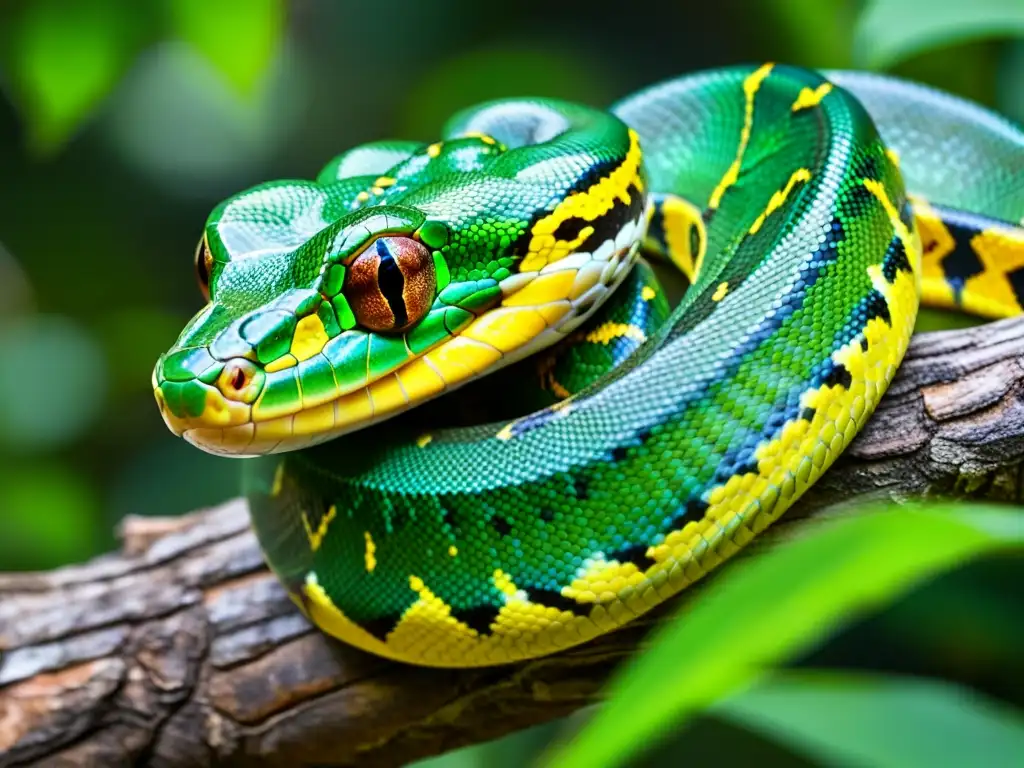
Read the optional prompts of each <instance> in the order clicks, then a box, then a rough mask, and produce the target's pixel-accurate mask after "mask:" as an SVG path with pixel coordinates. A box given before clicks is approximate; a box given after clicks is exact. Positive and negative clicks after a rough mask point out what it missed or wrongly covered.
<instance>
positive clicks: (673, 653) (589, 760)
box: [552, 506, 1024, 768]
mask: <svg viewBox="0 0 1024 768" xmlns="http://www.w3.org/2000/svg"><path fill="white" fill-rule="evenodd" d="M1021 546H1024V513H1022V512H1021V511H1019V510H1015V509H1012V508H1005V509H1004V508H997V507H977V506H975V507H970V508H968V507H941V508H929V509H915V508H904V509H895V510H892V511H888V512H871V513H862V514H860V515H858V516H857V517H851V518H847V519H844V520H838V521H835V522H834V523H833V524H830V525H822V526H821V527H820V528H818V529H816V530H815V531H814V532H813V533H811V534H810V535H806V536H804V537H801V538H800V539H798V540H796V541H793V542H790V543H788V544H786V545H785V546H780V547H778V548H776V549H773V550H770V551H768V552H766V553H765V554H763V555H761V556H760V557H757V558H753V559H751V560H748V561H746V562H743V563H737V564H735V565H734V566H733V567H732V568H730V569H728V570H726V571H725V572H723V573H722V574H720V579H718V580H717V583H715V584H714V585H712V586H711V587H709V588H708V590H707V592H705V594H704V595H702V596H701V599H700V600H697V601H694V602H693V603H691V604H689V605H687V606H686V607H685V609H684V610H683V612H682V613H681V614H680V615H678V616H677V617H676V618H675V619H673V620H672V621H670V622H669V623H667V624H666V625H665V626H664V627H663V628H662V629H661V630H660V631H659V632H658V633H657V634H656V636H655V638H654V642H653V645H652V647H651V648H650V649H649V650H648V651H646V652H645V653H644V654H643V655H640V656H637V657H635V658H634V660H633V662H632V663H631V664H629V665H627V666H625V667H624V668H623V669H622V670H621V671H620V673H619V674H618V675H617V677H616V678H615V679H614V680H613V681H612V683H611V685H610V686H609V689H608V694H609V698H610V701H609V702H608V703H607V704H606V705H605V706H604V707H603V708H602V709H601V710H600V711H599V712H598V714H597V715H596V716H595V717H594V719H593V720H592V721H591V722H590V724H589V725H588V726H587V727H586V728H585V729H584V730H583V731H582V732H581V733H580V734H579V735H578V736H577V737H576V739H575V740H574V742H573V743H571V744H569V745H568V747H567V748H565V749H564V750H563V751H561V752H560V753H556V754H555V755H554V759H553V760H552V764H553V765H557V766H559V768H562V767H564V766H567V767H574V766H581V767H583V766H586V768H596V767H598V766H613V765H621V764H622V763H624V762H625V761H626V760H627V759H628V758H631V757H633V756H635V755H636V754H637V753H639V752H640V751H642V750H643V749H644V748H646V747H647V746H649V745H650V744H651V742H652V741H653V740H654V739H656V738H657V737H658V736H659V735H661V734H663V733H665V731H666V730H667V729H669V728H671V727H675V726H678V725H679V724H680V723H682V722H684V721H685V720H686V719H687V718H688V717H691V716H693V715H694V714H696V713H697V712H699V711H700V710H702V709H704V708H705V707H707V706H709V705H710V704H712V703H713V702H714V701H716V700H718V699H719V698H721V697H722V696H724V695H727V694H730V693H733V692H734V691H736V690H738V689H740V688H741V687H743V686H745V685H748V684H750V682H751V681H753V680H755V679H756V678H758V677H759V676H760V675H761V674H762V673H763V672H764V671H765V670H767V669H770V668H771V667H772V666H773V665H775V664H777V663H778V662H780V661H782V660H783V659H786V658H788V657H791V656H793V655H795V654H797V653H799V652H800V651H802V650H804V649H806V648H808V647H810V646H811V645H813V644H814V643H816V642H818V641H820V640H821V639H823V638H824V637H825V636H827V635H828V634H829V633H831V632H832V631H834V630H835V629H836V628H837V627H838V626H840V625H841V623H843V622H845V621H849V620H850V619H851V618H853V617H855V616H856V615H858V614H861V613H863V612H864V611H866V610H868V609H871V608H874V607H878V606H881V605H884V604H886V603H888V602H891V601H892V600H894V599H896V598H897V597H899V596H900V595H901V594H903V593H905V592H906V591H907V590H909V589H910V588H911V587H912V586H914V585H915V584H917V583H919V582H921V581H923V580H925V579H928V578H930V577H932V576H934V575H935V574H937V573H939V572H941V571H943V570H946V569H949V568H951V567H953V566H955V565H958V564H960V563H963V562H964V561H966V560H968V559H970V558H973V557H976V556H978V555H980V554H983V553H986V552H990V551H995V550H999V549H1005V548H1009V547H1021ZM727 568H728V566H727Z"/></svg>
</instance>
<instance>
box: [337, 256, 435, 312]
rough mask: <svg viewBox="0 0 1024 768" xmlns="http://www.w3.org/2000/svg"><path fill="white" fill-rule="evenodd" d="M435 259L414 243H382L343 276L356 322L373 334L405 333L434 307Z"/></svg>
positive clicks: (349, 268)
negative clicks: (378, 332) (381, 332)
mask: <svg viewBox="0 0 1024 768" xmlns="http://www.w3.org/2000/svg"><path fill="white" fill-rule="evenodd" d="M436 288H437V283H436V280H435V277H434V259H433V257H432V256H431V255H430V251H429V250H428V249H427V247H426V246H425V245H423V243H421V242H419V241H418V240H413V239H412V238H411V237H398V236H391V237H380V238H378V239H377V240H374V241H373V242H372V243H370V245H369V246H368V247H367V248H366V250H364V251H363V252H362V253H361V254H359V255H358V256H357V257H356V258H355V260H354V261H353V262H352V263H351V264H350V265H349V267H348V270H347V272H346V274H345V284H344V288H343V290H344V293H345V298H347V299H348V303H349V306H350V307H352V312H353V314H354V315H355V316H356V320H357V321H358V322H359V324H360V325H362V326H363V327H364V328H368V329H369V330H371V331H404V330H405V329H406V328H408V327H410V326H412V325H415V324H416V323H418V322H419V321H420V320H422V319H423V318H424V317H425V316H426V314H427V312H428V311H430V305H431V303H433V301H434V291H435V290H436Z"/></svg>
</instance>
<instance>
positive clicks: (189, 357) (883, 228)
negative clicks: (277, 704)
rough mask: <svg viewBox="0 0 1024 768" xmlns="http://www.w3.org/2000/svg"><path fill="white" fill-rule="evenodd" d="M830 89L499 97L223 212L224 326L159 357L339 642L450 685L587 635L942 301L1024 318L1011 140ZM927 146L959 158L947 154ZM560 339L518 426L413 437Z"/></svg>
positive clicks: (508, 393)
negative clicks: (430, 132)
mask: <svg viewBox="0 0 1024 768" xmlns="http://www.w3.org/2000/svg"><path fill="white" fill-rule="evenodd" d="M830 77H831V79H830V80H826V79H825V78H824V77H823V76H822V75H820V74H818V73H814V72H810V71H806V70H801V69H796V68H792V67H786V66H779V65H776V66H773V65H765V66H762V67H736V68H729V69H723V70H716V71H712V72H706V73H700V74H696V75H692V76H688V77H683V78H680V79H677V80H674V81H670V82H667V83H663V84H661V85H657V86H654V87H652V88H650V89H648V90H646V91H643V92H641V93H639V94H637V95H635V96H633V97H630V98H629V99H627V100H625V101H624V102H622V103H620V104H618V105H617V106H615V107H614V108H613V109H612V110H611V111H610V112H602V111H598V110H592V109H588V108H585V107H581V106H578V105H573V104H568V103H564V102H554V101H542V100H523V101H505V102H493V103H490V104H485V105H481V106H480V107H477V108H474V109H472V110H468V111H467V112H465V113H462V114H460V115H458V116H456V118H455V119H454V120H453V121H452V122H451V123H450V124H449V126H448V127H447V129H446V133H445V139H444V140H443V141H442V142H438V143H437V144H432V145H420V144H414V143H408V142H387V143H376V144H372V145H365V146H363V147H359V148H356V149H355V150H352V151H351V152H349V153H346V154H345V155H342V156H340V157H339V158H337V159H335V160H334V161H332V162H331V163H330V164H329V165H328V166H327V168H326V169H325V170H324V171H323V173H322V174H321V175H320V177H319V179H318V180H317V182H315V183H314V182H273V183H270V184H266V185H263V186H261V187H258V188H256V189H254V190H249V191H246V192H243V193H241V194H240V195H238V196H236V197H234V198H231V199H230V200H228V201H226V202H225V203H224V204H222V205H221V206H220V207H218V208H217V209H216V210H215V211H214V213H213V214H212V215H211V217H210V220H209V222H208V224H207V228H206V233H205V237H204V241H203V243H202V244H201V246H200V251H199V254H198V259H199V266H200V277H201V281H202V282H204V283H207V284H209V291H210V294H211V298H212V301H211V303H210V304H209V305H208V307H207V308H206V309H204V310H203V312H201V313H200V314H199V315H198V316H197V318H196V319H195V320H193V322H192V323H191V324H190V325H189V326H188V327H187V328H186V329H185V331H184V332H183V333H182V335H181V337H180V338H179V340H178V342H177V344H176V345H175V347H174V348H173V349H172V350H171V351H170V352H168V354H167V355H165V356H163V357H162V358H161V360H160V362H159V363H158V364H157V368H156V371H155V373H154V385H155V388H156V394H157V400H158V402H159V404H160V407H161V411H162V412H163V414H164V417H165V419H166V421H167V423H168V425H169V426H170V428H171V429H172V430H174V431H175V432H176V433H178V434H183V435H184V436H185V437H186V439H189V440H190V441H192V442H193V443H195V444H197V445H199V446H200V447H202V448H204V449H206V450H209V451H212V452H217V453H225V454H229V455H259V456H260V458H256V459H253V460H251V461H247V462H246V464H245V469H246V472H245V488H246V492H247V495H248V497H249V500H250V504H251V508H252V514H253V523H254V526H255V529H256V532H257V535H258V537H259V539H260V542H261V544H262V546H263V548H264V551H265V553H266V555H267V559H268V561H269V563H270V565H271V566H272V567H273V568H274V570H275V571H276V572H277V574H278V575H279V576H280V578H281V579H282V581H283V582H284V584H285V585H286V586H287V587H288V589H289V591H290V592H291V594H292V595H293V596H294V597H295V599H296V602H297V603H298V604H299V605H300V607H301V608H302V610H303V611H304V612H305V613H306V614H307V615H308V616H309V617H310V618H311V619H312V620H313V621H314V622H316V623H317V624H318V625H319V626H320V627H321V628H322V629H324V630H325V631H327V632H329V633H330V634H332V635H335V636H336V637H339V638H341V639H343V640H346V641H348V642H350V643H353V644H355V645H357V646H360V647H362V648H364V649H366V650H369V651H372V652H374V653H378V654H381V655H383V656H388V657H391V658H396V659H401V660H404V661H408V662H412V663H417V664H426V665H436V666H479V665H487V664H496V663H502V662H508V661H514V660H517V659H523V658H529V657H534V656H539V655H543V654H546V653H551V652H553V651H556V650H559V649H562V648H566V647H569V646H571V645H575V644H577V643H580V642H584V641H586V640H588V639H590V638H592V637H594V636H596V635H598V634H600V633H602V632H606V631H608V630H610V629H612V628H614V627H616V626H619V625H621V624H623V623H625V622H627V621H629V620H630V619H632V618H634V617H635V616H637V615H639V614H640V613H643V612H644V611H646V610H648V609H650V608H651V607H653V606H654V605H656V604H658V603H659V602H661V601H663V600H665V599H667V598H669V597H670V596H671V595H672V594H674V593H676V592H677V591H678V590H680V589H682V588H683V587H685V586H686V585H688V584H690V583H692V582H693V581H695V580H697V579H699V578H700V577H701V576H702V575H704V574H705V573H706V572H708V571H709V570H710V569H712V568H713V567H715V566H716V565H718V564H719V563H721V562H722V561H723V560H725V559H726V558H728V557H729V556H730V555H732V554H733V553H734V552H736V551H737V550H738V549H739V548H740V547H742V546H743V545H745V544H746V543H747V542H748V541H749V540H750V539H751V538H753V537H754V536H755V535H756V534H757V533H758V532H760V531H761V530H763V529H764V528H765V527H766V526H768V525H769V524H770V523H771V522H772V521H774V520H775V519H777V518H778V517H779V515H781V514H782V513H783V512H784V511H785V509H786V508H788V507H789V506H790V505H791V504H792V503H793V501H795V500H796V499H797V498H799V496H800V494H801V493H803V492H804V491H805V490H806V489H807V488H808V487H809V486H810V485H811V484H812V483H813V482H814V481H815V480H816V479H817V478H818V477H819V476H820V475H821V474H822V473H823V472H824V471H825V470H826V469H827V468H828V466H829V465H830V464H831V463H832V461H834V460H835V458H836V457H837V456H838V455H839V454H840V452H841V451H842V450H843V449H844V448H845V446H846V445H847V444H848V443H849V442H850V440H852V438H853V437H854V435H855V434H856V433H857V431H858V429H859V428H860V427H861V425H863V423H864V422H865V421H866V420H867V418H868V417H869V416H870V414H871V411H872V410H873V408H874V407H875V405H876V404H877V403H878V401H879V399H880V398H881V396H882V394H883V393H884V391H885V388H886V386H887V385H888V383H889V381H890V380H891V379H892V376H893V374H894V373H895V371H896V368H897V366H898V365H899V363H900V361H901V359H902V357H903V354H904V352H905V351H906V348H907V344H908V342H909V339H910V335H911V332H912V329H913V325H914V320H915V317H916V313H917V307H918V301H919V296H920V295H921V292H922V287H923V291H924V295H925V297H926V298H927V299H929V300H930V301H933V302H935V303H940V304H945V305H947V306H959V307H963V308H966V309H968V310H971V311H975V312H979V313H982V314H985V315H989V316H1001V315H1006V314H1013V313H1016V312H1018V311H1020V302H1021V299H1020V296H1021V294H1022V293H1024V271H1022V272H1021V273H1020V275H1019V276H1018V274H1017V272H1016V270H1017V269H1018V268H1019V267H1024V236H1022V232H1021V230H1020V228H1019V227H1017V226H1016V225H1015V223H1016V222H1018V221H1019V220H1020V217H1021V215H1024V185H1022V183H1021V181H1020V180H1021V179H1022V178H1024V136H1022V134H1021V132H1020V130H1019V129H1018V128H1017V127H1015V126H1013V125H1011V124H1009V123H1007V122H1005V121H1003V120H1001V118H998V117H997V116H994V115H992V114H991V113H988V112H985V111H983V110H981V109H979V108H976V107H974V106H972V105H969V104H966V103H964V102H961V101H959V100H955V99H951V98H950V97H947V96H945V95H942V94H938V93H936V92H933V91H930V90H927V89H923V88H921V87H919V86H914V85H911V84H907V83H902V82H899V81H895V80H891V79H887V78H878V77H872V76H865V75H859V74H855V73H831V74H830ZM842 86H845V87H842ZM865 105H866V106H867V109H865ZM869 113H870V114H869ZM872 116H873V117H874V118H875V119H874V120H873V119H872ZM915 120H916V121H917V123H914V121H915ZM911 123H914V124H911ZM876 124H877V126H878V127H877V128H876ZM879 130H881V133H882V136H883V137H884V138H885V139H886V142H887V144H888V146H886V145H885V144H883V142H882V140H881V139H880V138H879V132H878V131H879ZM929 131H935V133H934V134H929ZM928 136H932V139H931V140H935V141H939V140H941V141H944V142H945V143H944V144H943V146H945V147H947V149H948V147H950V146H953V147H954V149H953V150H952V151H951V152H950V151H946V152H944V153H942V154H940V153H939V152H937V151H936V149H935V148H934V147H933V148H932V149H930V150H924V151H922V149H921V146H920V145H921V144H922V143H927V142H928V141H929V140H930V139H929V138H928ZM936 137H937V138H936ZM950 142H952V144H951V143H950ZM944 163H945V164H946V167H947V170H942V167H943V164H944ZM949 167H953V168H954V169H955V168H959V169H960V170H959V172H957V171H955V170H953V171H951V170H948V168H949ZM1007 169H1009V170H1007ZM950 175H952V176H955V177H957V178H962V179H963V180H964V183H963V184H960V185H956V184H950V183H949V181H948V178H949V177H950ZM904 179H906V180H907V181H908V182H909V187H910V191H911V192H912V193H913V194H914V195H916V197H912V198H908V195H907V191H906V187H905V184H904ZM911 200H912V201H913V204H912V202H911ZM641 244H642V246H643V249H644V250H645V251H646V252H648V253H650V254H651V255H661V256H663V257H667V259H668V260H669V261H671V262H672V263H674V264H675V265H676V266H677V267H678V268H679V269H680V270H681V271H682V272H683V273H684V275H685V276H686V277H687V279H688V280H689V281H690V282H691V283H692V284H691V285H690V288H689V289H688V291H687V292H686V294H685V296H684V297H683V299H682V300H681V302H680V303H679V304H678V306H676V307H675V308H674V309H673V310H672V311H671V312H669V308H668V305H667V303H666V300H665V297H664V295H663V294H662V292H661V289H660V287H659V286H658V284H657V282H656V280H655V279H654V277H653V274H652V273H651V272H650V270H649V269H648V268H647V267H646V265H644V264H643V263H641V264H640V265H638V266H637V268H636V269H635V270H634V271H633V272H632V273H630V268H631V266H632V264H633V262H634V260H635V255H636V253H637V250H638V247H639V246H640V245H641ZM399 273H400V274H399ZM922 276H923V278H924V279H923V281H922ZM627 277H628V279H627ZM619 285H621V289H619V290H618V291H617V292H615V293H614V294H613V291H615V289H616V288H617V287H618V286H619ZM378 289H379V290H378ZM609 296H611V298H610V300H607V301H606V299H608V297H609ZM595 312H596V314H595ZM559 341H561V343H560V344H558V345H557V346H555V347H553V348H552V349H550V350H548V351H547V352H546V353H544V354H542V355H540V356H539V358H538V360H539V362H538V364H537V367H536V372H535V373H534V374H526V375H525V376H526V377H525V378H524V373H523V368H522V366H519V367H517V368H513V369H508V370H506V371H505V372H504V373H501V374H498V375H496V376H491V377H488V378H487V379H486V380H485V382H486V383H484V382H481V383H480V384H479V385H476V393H475V395H479V393H480V392H481V391H483V392H485V393H486V394H489V395H490V396H491V398H492V399H493V400H494V401H496V402H497V403H499V407H498V409H497V410H496V411H495V412H496V413H504V412H506V411H507V412H510V413H513V414H515V415H517V416H518V418H511V417H510V418H508V419H504V420H500V421H497V422H489V423H485V424H482V425H478V426H470V427H459V428H452V427H446V428H431V429H425V428H424V427H423V424H424V423H430V422H431V418H430V417H437V418H434V421H435V422H436V421H437V420H438V419H440V420H441V421H443V420H444V417H443V414H446V413H451V412H452V411H451V408H452V407H453V405H452V404H453V403H455V404H459V403H460V402H463V403H464V402H465V401H466V398H465V397H463V398H462V400H461V401H460V395H464V394H465V393H466V390H460V391H459V392H456V393H454V394H452V395H449V396H448V397H445V398H444V399H443V400H440V401H437V402H436V403H434V404H431V405H427V406H426V407H425V408H424V409H417V410H416V411H414V412H413V413H409V414H406V413H405V411H407V410H408V408H409V406H411V405H418V404H419V403H421V402H424V401H426V400H429V399H432V398H434V397H436V396H438V395H441V394H444V393H446V392H450V391H452V390H454V389H456V388H457V387H459V386H460V385H462V384H464V383H466V382H468V381H470V380H472V379H475V378H478V377H479V376H481V375H483V374H485V373H491V372H493V371H494V370H496V369H498V368H501V367H503V366H505V365H507V364H508V363H511V362H514V361H516V360H518V359H520V358H523V357H525V356H526V355H528V354H531V353H533V352H537V351H539V350H540V349H542V348H545V347H550V346H551V345H552V344H555V343H556V342H559ZM532 377H535V380H536V381H537V382H538V383H539V387H537V388H534V389H532V390H531V389H530V388H529V387H528V386H527V384H526V383H524V382H528V381H529V380H530V379H531V378H532ZM541 404H544V405H546V407H544V408H542V409H541V410H537V411H534V412H529V413H526V415H521V414H522V413H524V412H525V411H524V409H526V410H530V407H531V406H536V405H541ZM399 413H401V414H402V415H401V416H400V417H399V418H397V419H394V420H392V421H390V422H389V423H388V424H387V425H385V426H378V427H376V428H374V429H373V430H371V431H369V432H358V433H355V434H352V435H349V436H347V437H341V438H340V439H335V440H330V441H329V442H325V441H327V440H329V439H330V438H333V437H338V436H339V435H342V434H344V433H346V432H351V431H353V430H355V429H359V428H361V427H364V426H366V425H368V424H371V423H373V422H375V421H379V420H381V419H383V418H388V417H390V416H392V415H395V414H399ZM419 414H426V415H427V416H426V418H424V419H418V420H414V419H412V418H410V417H412V416H414V415H419ZM321 443H322V444H321ZM313 445H315V447H310V446H313ZM296 449H299V450H296ZM808 578H813V574H810V575H808Z"/></svg>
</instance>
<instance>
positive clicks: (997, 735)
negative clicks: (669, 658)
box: [713, 672, 1024, 768]
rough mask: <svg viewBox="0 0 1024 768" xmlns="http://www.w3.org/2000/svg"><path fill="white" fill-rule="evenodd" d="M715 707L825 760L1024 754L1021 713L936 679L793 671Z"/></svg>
mask: <svg viewBox="0 0 1024 768" xmlns="http://www.w3.org/2000/svg"><path fill="white" fill-rule="evenodd" d="M713 711H714V713H715V714H716V715H718V716H720V717H724V718H725V719H727V720H729V721H731V722H733V723H734V724H738V725H742V726H744V727H745V728H748V729H750V730H753V731H757V732H760V733H761V734H763V735H765V736H767V737H769V738H771V739H772V740H774V741H776V742H778V743H781V744H784V745H786V746H788V747H790V748H792V749H794V750H796V751H798V752H803V753H804V754H806V755H807V756H808V757H810V758H812V759H814V760H815V761H820V762H821V763H822V764H824V765H851V764H852V765H870V766H873V767H874V768H903V766H908V765H927V766H930V768H942V767H943V766H950V768H953V767H954V766H963V765H979V764H981V763H982V762H983V763H984V764H985V765H1014V764H1016V763H1018V762H1019V761H1020V759H1021V756H1024V719H1022V718H1021V717H1020V715H1019V714H1017V713H1015V712H1014V711H1012V710H1010V709H1008V708H1006V707H1003V706H999V705H997V704H996V703H995V702H991V701H987V700H985V699H984V698H983V697H981V696H980V695H978V694H976V693H974V692H972V691H969V690H965V689H963V688H959V687H957V686H954V685H951V684H949V683H940V682H937V681H933V680H922V679H913V678H898V677H882V676H872V675H856V674H840V673H822V672H801V673H793V672H789V673H784V674H779V675H773V676H772V677H771V678H769V679H767V680H765V681H763V682H761V683H758V684H757V685H756V686H755V687H754V688H752V689H750V690H748V691H746V692H745V693H743V694H741V695H739V696H734V697H732V698H729V699H727V700H725V701H723V702H722V703H721V704H719V705H717V706H716V707H715V708H714V710H713Z"/></svg>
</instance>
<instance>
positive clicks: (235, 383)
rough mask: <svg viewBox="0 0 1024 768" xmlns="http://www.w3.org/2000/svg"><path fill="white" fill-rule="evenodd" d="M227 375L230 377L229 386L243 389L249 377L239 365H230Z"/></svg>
mask: <svg viewBox="0 0 1024 768" xmlns="http://www.w3.org/2000/svg"><path fill="white" fill-rule="evenodd" d="M228 375H229V376H230V378H231V386H232V387H233V388H234V389H236V390H239V389H244V388H245V385H246V384H248V383H249V377H248V375H247V374H246V372H245V371H244V370H243V369H242V367H241V366H240V365H239V366H232V367H231V370H230V371H229V373H228Z"/></svg>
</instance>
